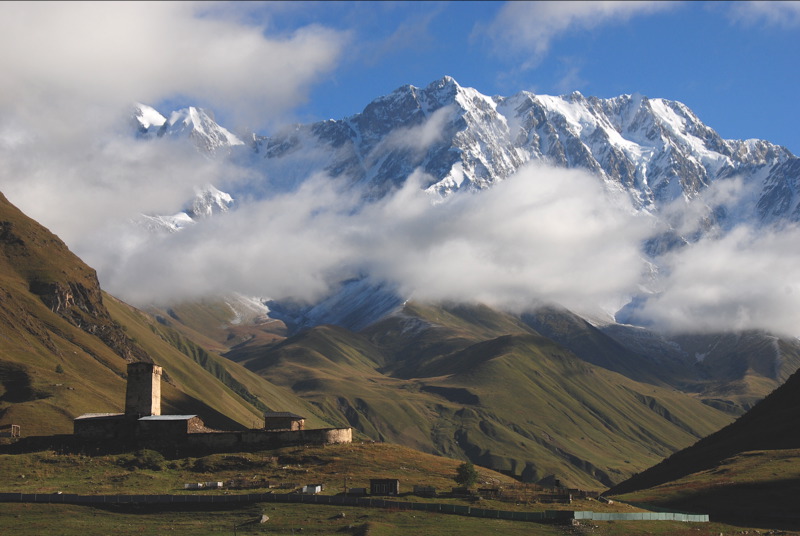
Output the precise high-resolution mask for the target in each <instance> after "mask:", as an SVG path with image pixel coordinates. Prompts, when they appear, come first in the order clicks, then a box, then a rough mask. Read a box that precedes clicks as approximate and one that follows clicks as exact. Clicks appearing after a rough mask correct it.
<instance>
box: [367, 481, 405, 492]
mask: <svg viewBox="0 0 800 536" xmlns="http://www.w3.org/2000/svg"><path fill="white" fill-rule="evenodd" d="M369 494H370V495H400V481H399V480H397V479H396V478H372V479H370V481H369Z"/></svg>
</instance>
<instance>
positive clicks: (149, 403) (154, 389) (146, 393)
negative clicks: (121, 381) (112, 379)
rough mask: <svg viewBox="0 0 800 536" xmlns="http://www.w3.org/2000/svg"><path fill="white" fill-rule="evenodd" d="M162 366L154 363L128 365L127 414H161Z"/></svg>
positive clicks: (141, 415) (139, 415) (143, 415)
mask: <svg viewBox="0 0 800 536" xmlns="http://www.w3.org/2000/svg"><path fill="white" fill-rule="evenodd" d="M161 373H162V370H161V367H159V366H158V365H154V364H153V363H143V362H139V363H131V364H129V365H128V381H127V388H126V390H125V415H130V416H138V417H146V416H148V415H161Z"/></svg>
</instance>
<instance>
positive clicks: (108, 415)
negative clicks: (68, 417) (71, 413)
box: [75, 413, 125, 421]
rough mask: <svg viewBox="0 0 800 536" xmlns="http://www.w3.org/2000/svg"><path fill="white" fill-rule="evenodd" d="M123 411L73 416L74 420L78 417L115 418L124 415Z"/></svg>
mask: <svg viewBox="0 0 800 536" xmlns="http://www.w3.org/2000/svg"><path fill="white" fill-rule="evenodd" d="M124 416H125V414H124V413H84V414H83V415H80V416H78V417H75V420H76V421H77V420H78V419H109V418H117V417H124Z"/></svg>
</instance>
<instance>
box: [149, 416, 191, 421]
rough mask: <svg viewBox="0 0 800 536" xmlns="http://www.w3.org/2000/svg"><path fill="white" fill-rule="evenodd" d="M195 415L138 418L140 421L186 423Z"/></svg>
mask: <svg viewBox="0 0 800 536" xmlns="http://www.w3.org/2000/svg"><path fill="white" fill-rule="evenodd" d="M193 417H197V415H148V416H147V417H140V418H139V420H140V421H188V420H189V419H191V418H193Z"/></svg>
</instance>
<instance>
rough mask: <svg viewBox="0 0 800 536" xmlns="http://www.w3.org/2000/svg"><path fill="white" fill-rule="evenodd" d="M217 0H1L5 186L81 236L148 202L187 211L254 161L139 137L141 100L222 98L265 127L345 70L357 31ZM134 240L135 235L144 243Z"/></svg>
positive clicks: (51, 222)
mask: <svg viewBox="0 0 800 536" xmlns="http://www.w3.org/2000/svg"><path fill="white" fill-rule="evenodd" d="M259 9H260V13H259V15H260V16H261V19H260V20H261V22H258V23H256V22H254V21H256V20H257V18H255V17H253V16H252V13H251V12H250V10H251V5H250V4H239V3H227V2H223V3H211V2H3V3H0V72H2V76H0V191H3V192H4V193H5V194H6V195H7V197H8V198H9V199H10V200H11V201H12V202H13V203H15V204H16V205H17V206H19V207H20V208H21V209H22V210H23V211H25V212H26V213H27V214H28V215H30V216H31V217H33V218H34V219H36V220H38V221H40V222H41V223H43V224H44V225H46V226H48V227H49V228H51V229H53V230H54V231H55V232H57V233H58V234H59V235H60V236H61V237H62V238H63V239H64V240H65V241H66V242H67V243H68V244H69V245H70V246H71V247H77V246H85V245H86V241H85V237H86V236H88V235H90V234H92V233H93V232H94V231H95V230H96V229H98V228H101V227H114V226H116V225H121V224H122V222H125V221H127V220H128V219H129V218H133V217H136V215H137V214H139V213H141V212H147V213H151V212H155V213H168V214H169V213H173V212H175V211H176V210H179V209H180V208H181V206H182V204H183V203H184V202H186V201H187V200H188V199H190V198H191V197H192V195H193V189H194V187H197V186H198V185H203V184H207V183H211V184H215V185H217V186H220V187H225V186H226V184H230V183H231V182H234V181H238V180H240V179H241V177H242V174H243V173H244V171H243V170H241V169H237V168H234V167H232V166H226V165H223V164H222V163H219V162H211V161H208V160H206V159H203V158H199V157H198V155H197V153H196V151H194V149H193V148H191V147H190V146H183V145H181V144H179V143H172V142H169V141H168V140H162V141H161V143H159V144H147V143H140V142H137V141H136V140H133V139H132V138H131V136H130V134H131V132H132V129H131V126H130V124H129V121H130V118H131V114H132V111H133V110H132V105H133V103H134V102H147V103H150V104H157V103H158V102H160V101H163V100H169V99H171V100H181V99H183V100H184V102H187V103H190V104H200V105H207V106H210V107H211V108H212V109H214V110H215V111H217V112H218V115H220V112H221V114H222V115H227V118H226V121H225V123H226V124H227V125H231V124H232V123H233V124H234V125H235V124H236V122H237V121H238V123H239V124H240V125H242V124H247V125H248V126H251V127H254V128H255V127H257V126H262V125H264V124H269V123H270V122H273V121H276V120H277V119H279V118H280V117H282V116H284V115H286V114H287V113H289V112H290V111H291V108H292V107H293V106H296V105H298V104H300V103H301V102H302V101H303V100H304V99H305V98H306V94H307V92H308V91H309V88H310V87H311V86H312V85H313V84H314V83H315V82H317V81H318V80H319V78H320V77H321V76H322V75H323V74H325V73H327V72H329V71H330V70H331V69H333V68H334V67H335V66H336V64H337V61H338V59H339V57H340V56H341V53H342V50H343V48H344V46H345V44H346V42H347V39H348V37H347V34H346V33H343V32H336V31H332V30H330V29H326V28H323V27H321V26H313V25H312V26H305V27H300V28H294V29H292V30H290V31H287V32H282V33H280V34H275V33H272V34H271V33H269V31H268V30H267V29H266V25H267V22H268V16H269V10H271V9H281V6H273V5H271V4H263V5H261V6H260V7H259ZM130 247H132V246H130Z"/></svg>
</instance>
